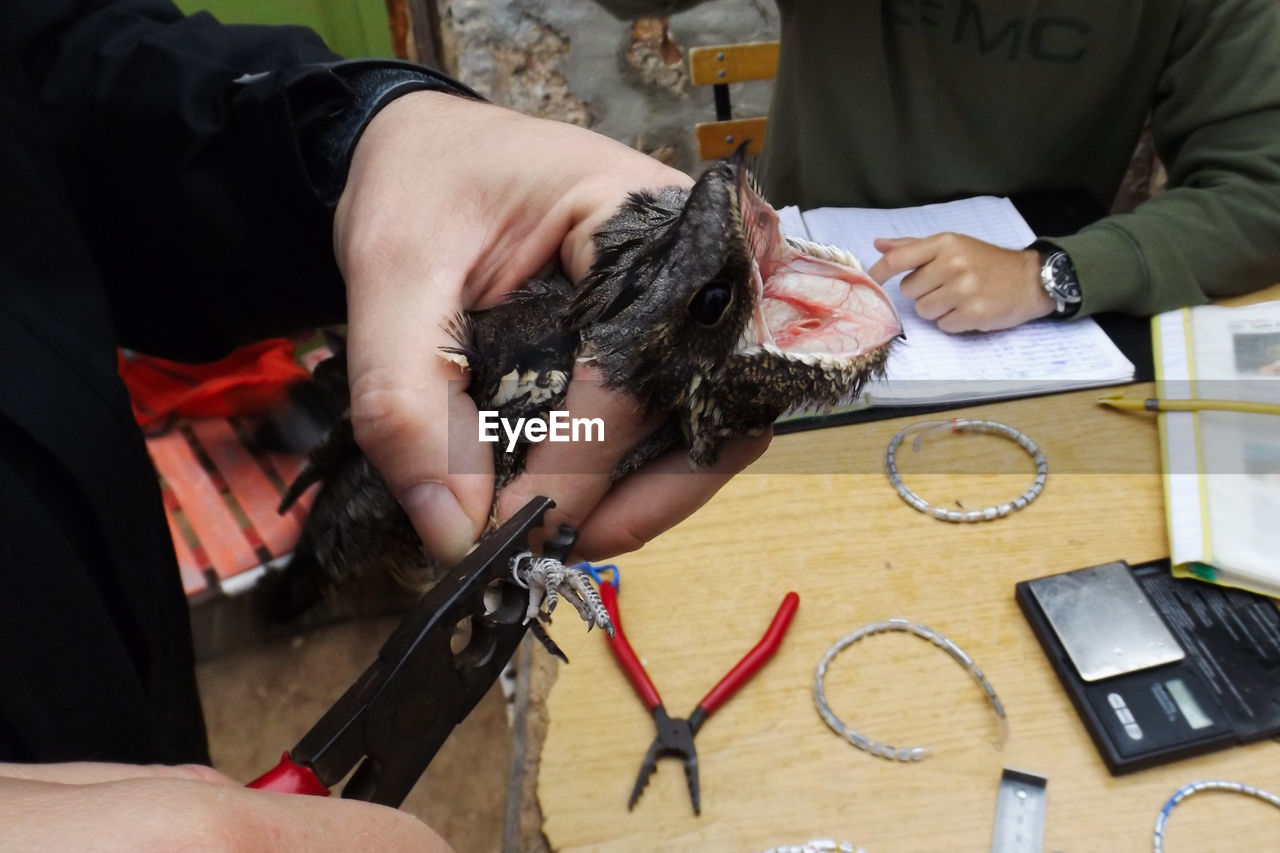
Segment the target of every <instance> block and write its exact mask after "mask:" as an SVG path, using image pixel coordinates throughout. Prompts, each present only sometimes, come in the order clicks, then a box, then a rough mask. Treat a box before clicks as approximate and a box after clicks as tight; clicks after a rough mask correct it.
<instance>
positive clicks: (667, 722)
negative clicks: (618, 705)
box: [600, 582, 800, 814]
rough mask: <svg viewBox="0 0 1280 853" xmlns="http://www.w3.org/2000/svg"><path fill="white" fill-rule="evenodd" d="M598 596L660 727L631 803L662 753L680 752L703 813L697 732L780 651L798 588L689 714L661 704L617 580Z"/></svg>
mask: <svg viewBox="0 0 1280 853" xmlns="http://www.w3.org/2000/svg"><path fill="white" fill-rule="evenodd" d="M600 598H601V600H602V601H603V602H604V606H605V609H606V610H608V611H609V618H610V619H612V620H613V627H614V635H613V636H612V637H610V638H609V648H610V649H611V650H612V651H613V654H614V657H616V658H617V659H618V664H619V665H620V666H621V667H622V671H623V672H625V673H626V675H627V680H629V681H630V682H631V686H632V687H634V688H635V689H636V693H638V694H639V695H640V701H642V702H643V703H644V706H645V708H646V709H647V710H648V711H649V713H650V714H651V715H652V716H653V722H654V724H655V725H656V726H657V728H658V734H657V736H656V737H654V739H653V744H652V745H651V746H650V747H649V751H648V752H647V753H646V754H645V757H644V762H643V763H642V764H641V765H640V775H639V776H637V777H636V784H635V787H634V788H632V789H631V798H630V799H629V800H627V808H628V809H631V808H635V804H636V802H637V801H639V799H640V794H641V793H642V792H643V791H644V788H645V786H646V785H647V784H649V777H650V776H652V775H653V773H654V771H655V770H657V768H658V759H659V758H662V757H664V756H671V757H675V758H680V759H682V760H683V761H684V775H685V779H686V781H687V782H688V784H689V798H690V799H691V800H692V801H693V813H694V814H701V813H702V804H701V798H700V795H699V790H698V753H697V750H696V749H695V748H694V745H693V736H694V735H696V734H697V733H698V729H700V728H702V724H703V723H705V722H706V721H707V717H709V716H711V715H712V714H713V713H714V712H715V710H716V709H717V708H719V707H720V706H721V705H723V704H724V703H725V702H726V701H727V700H728V699H729V697H730V696H732V695H733V694H734V693H736V692H737V690H738V688H740V687H741V686H742V685H743V684H745V683H746V682H747V680H748V679H749V678H751V676H752V675H754V674H755V673H756V671H757V670H758V669H760V667H762V666H764V664H765V662H766V661H767V660H768V659H769V658H770V657H772V656H773V653H774V652H775V651H777V649H778V646H779V644H781V642H782V636H783V634H785V633H786V631H787V628H788V627H789V626H790V624H791V617H792V616H794V615H795V612H796V608H797V607H799V606H800V596H799V595H797V594H796V593H794V592H788V593H787V595H786V597H785V598H783V599H782V606H780V607H779V608H778V612H777V614H775V615H774V617H773V622H771V623H770V625H769V629H768V630H767V631H765V632H764V637H763V638H762V639H761V640H760V642H758V643H756V645H755V647H754V648H753V649H752V650H751V651H749V652H747V654H746V656H745V657H743V659H742V660H740V661H738V664H737V666H735V667H734V668H733V669H731V670H729V674H728V675H726V676H725V677H724V678H722V679H720V681H719V683H718V684H716V686H715V687H712V688H711V692H710V693H708V694H707V695H706V696H704V697H703V698H702V701H701V702H699V703H698V706H697V707H696V708H694V709H693V713H692V714H690V715H689V716H688V718H687V719H686V718H681V717H671V716H670V715H669V714H668V713H667V709H666V708H665V707H663V704H662V697H661V696H659V695H658V688H656V687H654V686H653V681H651V680H650V678H649V675H648V673H646V672H645V671H644V665H643V664H641V663H640V659H639V658H638V657H636V653H635V652H634V651H632V649H631V644H630V643H628V642H627V635H626V634H625V633H623V630H622V618H621V616H619V614H618V589H617V584H616V582H615V583H601V584H600Z"/></svg>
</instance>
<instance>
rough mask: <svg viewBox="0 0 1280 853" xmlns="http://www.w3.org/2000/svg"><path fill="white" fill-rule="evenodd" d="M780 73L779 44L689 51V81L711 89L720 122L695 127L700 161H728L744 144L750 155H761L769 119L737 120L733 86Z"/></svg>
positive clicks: (700, 123)
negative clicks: (723, 158)
mask: <svg viewBox="0 0 1280 853" xmlns="http://www.w3.org/2000/svg"><path fill="white" fill-rule="evenodd" d="M777 69H778V42H776V41H763V42H750V43H744V44H721V45H711V46H709V47H695V48H691V49H690V50H689V79H690V80H692V81H693V84H694V85H695V86H711V87H712V91H713V93H714V95H715V105H716V120H715V121H706V122H699V123H698V124H697V125H695V126H694V138H695V140H696V141H697V145H698V157H699V159H702V160H716V159H719V158H721V157H728V156H729V155H730V154H732V153H733V152H734V151H736V150H737V148H738V146H739V145H741V144H742V143H743V142H744V141H747V140H750V144H749V145H748V146H747V153H749V154H757V153H759V151H760V148H761V146H762V145H763V144H764V134H765V127H766V125H767V123H768V119H767V118H766V117H765V116H754V117H751V118H739V119H735V118H734V117H733V107H732V105H731V103H730V99H729V84H731V83H745V82H749V81H752V80H772V79H773V77H774V75H775V74H776V73H777Z"/></svg>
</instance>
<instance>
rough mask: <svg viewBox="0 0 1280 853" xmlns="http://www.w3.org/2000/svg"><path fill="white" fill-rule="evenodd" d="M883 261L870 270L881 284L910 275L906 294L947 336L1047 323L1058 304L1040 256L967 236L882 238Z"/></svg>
mask: <svg viewBox="0 0 1280 853" xmlns="http://www.w3.org/2000/svg"><path fill="white" fill-rule="evenodd" d="M875 247H876V249H877V250H878V251H880V252H882V253H883V255H882V257H881V258H880V260H878V261H876V263H875V264H874V265H873V266H872V267H871V269H869V270H867V272H868V274H869V275H870V276H871V277H872V278H873V279H875V280H876V282H877V283H879V284H883V283H884V282H885V281H887V280H888V279H890V278H892V277H893V276H895V275H897V274H898V273H902V272H907V271H908V270H912V272H909V273H908V275H907V276H906V277H905V278H904V279H903V280H902V294H903V295H904V296H907V297H909V298H910V299H912V300H913V301H914V302H915V308H916V313H917V314H919V315H920V317H921V318H922V319H925V320H932V321H934V322H936V323H937V324H938V328H939V329H941V330H942V331H944V332H951V333H953V334H954V333H957V332H973V331H977V332H989V331H994V330H996V329H1008V328H1010V327H1013V326H1018V325H1021V324H1023V323H1026V322H1027V321H1029V320H1035V319H1038V318H1040V317H1046V316H1048V315H1049V314H1050V313H1052V312H1053V308H1054V303H1053V300H1052V299H1051V298H1049V295H1048V294H1047V293H1045V291H1044V289H1043V287H1041V285H1040V254H1039V253H1038V252H1036V251H1034V250H1032V249H1023V250H1016V249H1002V248H1000V247H999V246H993V245H991V244H990V243H985V242H983V241H981V240H978V239H976V238H973V237H967V236H965V235H963V234H955V233H952V232H945V233H942V234H934V235H933V236H931V237H897V238H892V239H887V238H880V239H877V240H876V241H875Z"/></svg>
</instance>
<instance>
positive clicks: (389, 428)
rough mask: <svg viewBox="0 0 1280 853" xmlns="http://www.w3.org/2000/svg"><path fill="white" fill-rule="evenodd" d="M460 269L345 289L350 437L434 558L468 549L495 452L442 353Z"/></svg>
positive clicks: (448, 340)
mask: <svg viewBox="0 0 1280 853" xmlns="http://www.w3.org/2000/svg"><path fill="white" fill-rule="evenodd" d="M461 282H462V278H461V276H455V275H451V274H450V272H449V270H448V269H447V268H444V267H436V268H435V269H433V270H430V271H428V272H425V273H424V275H423V277H422V278H420V279H416V280H413V281H404V282H400V283H396V282H388V281H386V280H385V279H384V280H383V281H381V282H379V283H378V285H377V286H374V287H364V288H362V287H360V286H358V285H357V286H353V287H349V297H348V328H349V339H348V359H349V362H348V364H349V368H348V369H349V371H350V376H351V424H352V427H353V429H354V431H355V438H356V443H357V444H359V445H360V448H361V450H363V451H364V453H365V455H366V456H367V457H368V458H369V461H370V462H372V463H373V465H374V466H375V467H376V468H377V469H378V471H379V472H380V473H381V474H382V477H383V479H384V480H386V483H387V486H388V487H389V488H390V489H391V493H392V494H393V495H394V496H395V497H396V499H397V500H399V501H400V504H401V506H403V507H404V510H405V512H406V513H407V514H408V516H409V520H410V521H411V522H412V523H413V527H414V530H415V531H417V533H418V536H419V537H420V538H421V539H422V541H423V544H424V545H426V547H427V550H428V551H430V552H431V553H432V554H433V555H434V556H435V557H436V558H437V559H439V560H441V561H442V562H444V563H446V564H452V563H453V562H456V561H457V560H459V559H461V557H462V556H463V555H464V554H466V553H467V551H468V550H469V549H470V548H471V546H472V545H473V544H474V543H475V540H476V539H477V538H478V537H479V535H480V532H481V531H482V530H483V529H484V525H485V523H486V521H487V519H488V516H489V507H490V504H491V503H492V500H493V458H492V455H491V453H488V452H484V451H483V450H482V447H483V445H481V444H480V443H479V441H478V440H477V432H478V428H479V414H478V413H477V411H476V409H475V406H474V404H473V403H472V402H471V398H470V397H468V396H467V394H466V386H467V377H466V375H465V373H464V372H463V371H462V369H461V368H459V367H458V365H456V364H454V363H451V362H450V361H447V360H446V359H445V358H444V355H445V350H446V349H447V348H448V347H451V346H455V345H456V341H455V340H454V339H453V337H452V335H451V334H450V332H449V330H448V326H449V324H450V323H451V321H452V319H453V318H454V317H456V316H457V313H458V311H459V310H460V305H459V299H458V296H457V294H459V293H460V292H461V288H462V284H461Z"/></svg>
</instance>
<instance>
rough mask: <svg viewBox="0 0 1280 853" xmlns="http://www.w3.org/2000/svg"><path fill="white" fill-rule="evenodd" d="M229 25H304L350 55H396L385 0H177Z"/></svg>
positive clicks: (185, 8) (189, 8) (330, 44)
mask: <svg viewBox="0 0 1280 853" xmlns="http://www.w3.org/2000/svg"><path fill="white" fill-rule="evenodd" d="M175 2H176V3H177V4H178V6H179V7H180V8H181V9H182V10H183V11H184V12H187V13H188V14H190V13H191V12H195V11H197V10H201V9H203V10H205V11H208V12H212V13H213V15H214V16H215V17H216V18H217V19H218V20H220V21H223V22H225V23H228V24H232V23H234V24H302V25H303V26H307V27H310V28H311V29H313V30H315V31H316V32H317V33H319V34H320V37H321V38H323V39H324V40H325V43H326V44H328V45H329V47H330V48H331V49H332V50H334V51H335V52H337V53H340V54H342V55H343V56H347V57H358V56H384V57H391V56H395V51H394V50H393V49H392V47H391V30H390V27H389V26H388V23H387V7H386V3H385V0H175Z"/></svg>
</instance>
